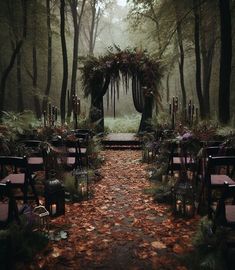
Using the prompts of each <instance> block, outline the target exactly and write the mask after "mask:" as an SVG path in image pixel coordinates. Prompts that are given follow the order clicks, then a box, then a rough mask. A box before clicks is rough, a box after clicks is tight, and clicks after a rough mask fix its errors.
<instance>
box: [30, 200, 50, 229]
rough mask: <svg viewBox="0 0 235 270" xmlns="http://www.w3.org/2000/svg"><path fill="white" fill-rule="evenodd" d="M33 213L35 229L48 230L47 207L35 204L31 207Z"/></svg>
mask: <svg viewBox="0 0 235 270" xmlns="http://www.w3.org/2000/svg"><path fill="white" fill-rule="evenodd" d="M33 215H34V225H35V227H36V230H40V231H42V232H47V233H48V231H49V212H48V211H47V209H46V208H45V207H44V206H42V205H39V206H36V207H35V208H34V209H33Z"/></svg>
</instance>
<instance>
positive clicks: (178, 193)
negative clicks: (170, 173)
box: [172, 181, 195, 218]
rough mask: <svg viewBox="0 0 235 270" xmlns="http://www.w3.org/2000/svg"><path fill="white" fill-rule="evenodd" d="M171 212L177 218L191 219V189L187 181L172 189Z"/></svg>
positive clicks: (192, 194)
mask: <svg viewBox="0 0 235 270" xmlns="http://www.w3.org/2000/svg"><path fill="white" fill-rule="evenodd" d="M172 203H173V212H174V214H175V216H177V217H188V218H190V217H193V216H194V212H195V203H194V191H193V187H192V185H191V184H190V183H188V182H187V181H184V182H179V183H177V184H175V186H174V187H173V188H172Z"/></svg>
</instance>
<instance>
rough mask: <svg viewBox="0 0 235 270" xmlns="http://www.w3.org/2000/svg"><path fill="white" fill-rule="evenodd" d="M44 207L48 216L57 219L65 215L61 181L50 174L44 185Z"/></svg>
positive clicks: (63, 192)
mask: <svg viewBox="0 0 235 270" xmlns="http://www.w3.org/2000/svg"><path fill="white" fill-rule="evenodd" d="M44 194H45V206H46V209H47V210H48V211H49V214H50V216H52V217H57V216H60V215H64V214H65V190H64V186H63V185H62V183H61V181H60V180H58V179H56V178H55V174H54V173H51V176H50V179H49V180H47V181H46V184H45V190H44Z"/></svg>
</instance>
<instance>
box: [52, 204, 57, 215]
mask: <svg viewBox="0 0 235 270" xmlns="http://www.w3.org/2000/svg"><path fill="white" fill-rule="evenodd" d="M51 214H52V216H53V215H55V214H56V204H52V205H51Z"/></svg>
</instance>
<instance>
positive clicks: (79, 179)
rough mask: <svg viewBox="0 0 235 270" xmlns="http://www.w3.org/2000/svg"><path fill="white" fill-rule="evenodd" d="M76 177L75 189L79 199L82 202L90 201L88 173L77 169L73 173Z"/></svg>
mask: <svg viewBox="0 0 235 270" xmlns="http://www.w3.org/2000/svg"><path fill="white" fill-rule="evenodd" d="M73 175H74V176H75V188H76V190H77V193H78V198H79V200H80V201H82V200H84V199H85V200H88V198H89V181H88V172H87V171H84V170H81V169H77V170H74V171H73Z"/></svg>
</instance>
